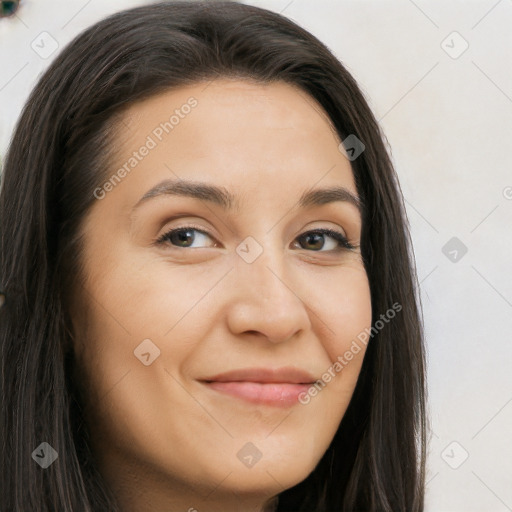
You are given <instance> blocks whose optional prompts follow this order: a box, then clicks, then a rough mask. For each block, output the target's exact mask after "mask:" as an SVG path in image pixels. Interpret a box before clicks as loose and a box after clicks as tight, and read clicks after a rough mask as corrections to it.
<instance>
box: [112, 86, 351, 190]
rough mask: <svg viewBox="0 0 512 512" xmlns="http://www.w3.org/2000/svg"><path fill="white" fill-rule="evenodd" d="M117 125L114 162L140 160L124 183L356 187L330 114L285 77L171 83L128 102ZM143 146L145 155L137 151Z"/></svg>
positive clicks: (145, 186)
mask: <svg viewBox="0 0 512 512" xmlns="http://www.w3.org/2000/svg"><path fill="white" fill-rule="evenodd" d="M118 127H119V128H118V132H117V133H118V137H117V143H116V147H115V150H116V151H115V153H116V155H115V162H114V168H119V167H121V166H123V165H125V164H126V162H128V160H130V159H132V160H133V159H137V161H136V162H132V163H136V165H135V166H134V167H133V170H131V169H130V172H129V179H127V180H125V181H127V182H128V181H129V182H130V185H129V186H127V187H125V188H126V189H128V188H132V189H136V190H137V191H138V192H140V191H141V190H143V189H146V190H147V189H149V188H150V187H153V186H154V185H155V184H157V183H158V182H159V181H161V180H163V179H180V178H183V179H185V178H186V179H191V180H194V181H205V182H209V183H217V184H219V185H221V186H224V187H226V188H228V189H230V190H233V191H236V190H238V191H239V192H240V195H243V194H244V193H245V195H246V197H247V198H250V197H256V196H258V194H260V193H261V192H262V190H266V191H267V192H269V191H271V192H272V194H273V195H277V196H279V195H283V194H293V191H294V189H295V188H297V191H299V190H300V194H302V193H303V192H304V189H305V188H311V187H313V186H314V185H315V184H317V183H318V184H319V185H321V186H324V187H327V186H333V185H343V186H345V187H346V188H347V189H349V190H351V191H352V192H353V193H354V194H355V193H356V190H355V184H354V180H353V175H352V169H351V166H350V162H349V161H348V159H347V158H346V157H345V156H344V155H343V154H342V152H341V151H340V150H339V144H340V141H339V138H338V135H337V134H336V131H335V130H334V128H333V126H332V124H331V122H330V120H329V118H328V116H327V114H326V113H325V111H324V110H323V109H322V108H321V107H320V105H319V104H318V103H317V102H316V101H315V100H314V99H313V98H312V97H310V96H309V95H307V94H306V93H305V92H303V91H301V90H300V89H298V88H296V87H294V86H292V85H290V84H287V83H284V82H274V83H271V84H257V83H254V82H248V81H240V80H232V79H222V80H221V79H218V80H214V81H212V82H204V83H197V84H193V85H190V86H186V87H180V88H177V89H172V90H169V91H165V92H163V93H161V94H158V95H155V96H152V97H150V98H149V99H146V100H144V101H141V102H138V103H136V104H134V105H132V106H130V107H129V108H128V109H127V110H126V111H125V112H124V114H123V118H122V122H120V123H118ZM144 147H149V148H150V150H146V151H144V153H145V155H144V156H143V157H142V158H141V157H140V155H139V156H133V154H134V152H135V153H137V152H138V150H139V149H142V148H144ZM125 166H126V165H125ZM146 190H144V192H146ZM235 193H236V192H235ZM300 194H299V195H300ZM295 195H297V194H295ZM133 199H136V198H135V197H134V198H133ZM138 199H140V197H139V198H138Z"/></svg>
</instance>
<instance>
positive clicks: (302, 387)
mask: <svg viewBox="0 0 512 512" xmlns="http://www.w3.org/2000/svg"><path fill="white" fill-rule="evenodd" d="M206 385H207V386H208V387H210V388H211V389H214V390H215V391H220V392H221V393H226V394H227V395H232V396H235V397H238V398H242V399H244V400H247V401H248V402H252V403H256V404H267V405H274V406H278V407H290V406H292V405H294V404H296V403H298V401H299V395H300V394H301V393H304V392H307V390H308V389H309V388H310V386H311V384H291V383H286V382H279V383H276V382H266V383H262V382H207V383H206Z"/></svg>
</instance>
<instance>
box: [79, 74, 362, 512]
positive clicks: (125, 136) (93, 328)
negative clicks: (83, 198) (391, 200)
mask: <svg viewBox="0 0 512 512" xmlns="http://www.w3.org/2000/svg"><path fill="white" fill-rule="evenodd" d="M191 96H193V97H194V98H196V99H197V102H198V103H197V106H196V107H195V108H193V109H192V110H191V112H190V113H189V114H188V115H187V116H185V117H184V118H183V119H180V122H179V124H178V125H177V126H175V127H174V129H173V130H172V132H170V133H169V134H166V135H165V136H164V137H163V138H162V141H161V142H159V143H158V145H157V146H156V147H155V148H154V149H152V150H151V151H150V152H149V154H148V155H147V156H146V157H144V158H143V159H142V160H141V161H140V162H139V163H138V164H137V166H136V167H135V168H134V169H133V170H132V171H131V172H130V173H129V174H128V175H127V176H126V177H124V179H123V180H122V181H121V183H119V184H117V185H116V186H115V187H114V188H113V189H112V190H111V191H109V192H108V193H107V194H106V195H105V197H104V198H103V199H101V200H98V201H96V202H95V204H94V206H93V207H92V208H91V210H90V212H89V214H88V215H87V217H86V218H85V219H84V223H83V225H82V230H83V234H84V237H85V250H84V253H83V255H82V257H83V262H84V275H85V281H84V286H83V287H81V288H80V289H79V292H80V293H79V294H77V297H79V305H80V307H76V309H75V311H74V314H73V321H74V328H75V333H76V340H75V343H76V346H75V353H76V360H77V363H78V368H79V369H80V372H81V373H80V383H81V385H82V387H83V389H84V390H85V393H86V396H87V408H86V411H87V422H88V424H89V428H90V430H91V435H92V441H91V444H92V448H93V452H94V454H95V456H96V458H97V460H98V464H99V467H100V470H101V472H102V474H103V475H104V477H105V479H106V481H107V482H108V484H109V485H110V486H111V488H112V489H113V491H114V493H115V494H116V496H117V497H118V499H119V501H120V503H121V505H122V510H123V511H128V512H129V511H139V512H140V511H142V512H144V511H161V510H169V511H171V510H172V511H190V512H192V511H193V510H197V511H198V512H205V511H210V512H221V511H222V512H231V511H241V510H243V511H244V512H249V511H254V512H256V511H261V510H262V509H263V506H264V504H265V503H266V502H267V500H269V499H270V498H271V497H273V496H275V495H277V494H278V493H280V492H282V491H283V490H284V489H287V488H290V487H292V486H294V485H296V484H297V483H299V482H300V481H302V480H303V479H304V478H305V477H307V475H308V474H309V473H310V472H311V471H312V470H313V469H314V468H315V465H316V464H317V463H318V461H319V460H320V458H321V457H322V455H323V454H324V453H325V451H326V449H327V448H328V446H329V443H330V442H331V440H332V439H333V436H334V434H335V432H336V430H337V428H338V426H339V424H340V421H341V419H342V417H343V415H344V413H345V410H346V408H347V406H348V403H349V401H350V398H351V396H352V393H353V390H354V387H355V385H356V381H357V378H358V375H359V372H360V368H361V364H362V361H363V357H364V352H365V351H364V349H363V350H361V351H359V352H358V353H357V354H356V355H354V358H353V359H352V360H351V361H350V364H348V365H347V366H346V367H345V368H344V369H343V371H341V372H340V373H338V374H337V375H336V376H335V377H334V378H333V379H332V380H331V382H329V383H328V384H327V385H326V386H325V387H324V388H323V389H322V391H321V392H319V393H318V394H317V396H315V397H313V398H311V401H310V402H309V403H308V404H307V405H302V404H300V403H296V404H295V405H292V406H288V407H277V406H274V405H267V404H254V403H250V402H247V401H246V400H243V399H240V398H238V397H232V396H228V395H226V394H223V393H219V392H217V391H214V390H211V389H209V388H207V386H205V385H204V384H202V383H200V382H199V379H201V378H205V377H208V376H212V375H215V374H218V373H221V372H225V371H228V370H233V369H239V368H248V367H267V368H277V367H282V366H287V367H289V366H294V367H296V368H301V369H304V370H307V371H308V372H310V373H312V374H313V375H314V376H315V378H321V376H322V374H324V373H325V372H326V371H327V370H328V368H329V367H330V366H331V365H332V363H333V362H334V361H336V359H337V357H338V356H340V355H343V354H344V353H345V351H346V350H348V349H349V347H350V344H351V342H352V341H353V340H354V339H355V338H356V336H357V335H358V334H359V333H360V332H361V331H363V330H364V329H365V328H369V327H370V326H371V318H372V316H371V314H372V312H371V300H370V289H369V283H368V278H367V274H366V272H365V269H364V265H363V262H362V259H361V253H360V249H359V248H355V249H351V250H349V249H345V248H341V249H339V250H336V247H337V246H338V244H337V242H336V240H335V239H333V238H331V237H330V236H328V235H324V237H323V239H322V237H320V239H319V240H317V241H315V240H314V239H313V241H312V242H311V241H309V242H308V240H305V241H304V240H302V242H301V241H300V240H301V239H299V238H298V237H299V235H302V234H303V233H305V232H308V231H313V230H314V229H315V228H316V229H318V228H331V229H334V230H337V231H339V232H341V233H342V234H344V235H346V236H347V238H348V240H349V241H350V242H352V243H353V244H355V245H357V244H359V242H360V234H361V216H360V212H359V210H358V209H357V207H356V206H354V205H353V204H351V203H349V202H345V201H337V202H332V203H328V204H324V205H320V206H311V207H307V208H298V206H297V202H298V200H299V198H300V196H301V194H302V193H303V192H304V191H307V190H308V189H311V188H323V187H328V186H344V187H346V188H347V189H348V190H349V191H351V192H352V193H353V194H354V195H357V190H356V187H355V183H354V178H353V174H352V170H351V166H350V162H349V161H348V159H347V158H346V157H345V156H344V155H343V154H342V153H341V152H340V150H339V149H338V145H339V143H340V141H339V139H338V138H337V136H336V133H335V131H334V130H333V128H332V126H331V124H330V123H329V120H328V118H327V116H326V114H325V113H324V111H323V110H322V109H321V108H320V106H319V105H318V104H317V103H316V102H315V101H314V100H313V99H312V98H311V97H309V96H308V95H306V94H305V93H303V92H301V91H299V90H298V89H296V88H294V87H293V86H291V85H288V84H284V83H274V84H272V85H261V84H256V83H252V82H249V81H240V80H234V79H218V80H215V81H213V82H211V83H210V84H209V85H208V84H207V83H199V84H195V85H193V86H186V87H182V88H179V89H174V90H172V91H168V92H165V93H163V94H159V95H158V96H154V97H151V98H150V99H148V100H144V101H142V102H139V103H136V104H133V105H132V106H130V107H129V108H128V110H127V111H126V112H125V113H124V114H123V122H122V123H120V124H119V125H118V132H117V135H116V136H117V141H118V143H117V144H116V148H117V153H116V158H115V162H113V163H112V167H111V168H109V169H108V172H106V176H107V178H108V177H110V176H111V175H112V174H113V173H114V172H115V171H116V170H117V169H118V168H119V167H120V166H122V165H123V163H124V162H126V161H127V159H128V158H129V157H130V156H131V155H132V153H133V151H135V150H137V149H138V148H140V146H141V145H142V144H144V142H145V141H146V138H147V136H148V135H149V134H151V133H152V131H153V130H154V129H155V127H156V126H158V125H159V124H160V123H161V122H163V121H165V120H167V119H168V118H169V113H172V112H173V111H174V110H175V109H176V108H180V106H181V105H183V104H184V103H186V102H187V99H188V98H190V97H191ZM178 177H179V178H181V179H183V180H185V179H187V180H188V179H190V180H194V181H200V182H208V183H210V184H215V185H218V186H221V187H225V189H226V190H228V191H229V192H230V193H232V194H233V195H235V197H236V203H237V206H238V209H236V210H234V211H232V212H230V211H227V210H224V209H223V208H222V207H221V206H219V205H216V204H214V203H211V202H208V201H206V200H198V199H196V198H190V197H185V196H174V195H161V196H158V197H154V198H151V199H149V200H147V201H144V202H142V203H141V204H140V205H139V206H138V207H137V208H136V209H135V210H132V208H133V207H134V205H135V204H136V203H137V202H138V201H139V200H140V198H141V197H142V196H143V195H144V194H145V193H146V192H147V191H148V190H149V189H150V188H152V187H153V186H154V185H156V184H157V183H159V182H160V181H162V180H164V179H178ZM191 223H192V225H193V226H194V227H196V228H197V229H201V230H204V231H208V232H209V233H210V234H209V235H202V234H201V233H199V232H197V231H193V232H192V236H195V238H194V239H190V240H189V242H188V246H185V247H184V246H179V245H176V242H174V245H173V243H171V241H169V240H167V241H165V242H164V243H161V244H157V243H156V242H155V240H157V239H158V238H159V237H160V236H161V235H163V234H165V233H166V232H168V231H169V230H170V229H176V228H178V227H183V226H185V227H186V226H188V225H190V224H191ZM248 236H251V237H253V238H254V239H255V240H256V241H257V243H258V244H259V245H260V246H261V248H262V250H263V252H262V254H261V255H259V257H258V258H257V259H255V260H254V261H253V262H252V263H247V262H246V261H245V260H244V259H243V258H242V257H241V256H240V255H239V254H238V253H237V251H236V248H237V246H239V244H240V243H241V242H242V241H243V240H244V239H246V237H248ZM174 240H176V239H174ZM185 245H186V244H185ZM251 250H253V249H251ZM148 338H149V339H151V340H152V342H153V343H154V344H155V345H156V346H157V347H158V349H159V350H160V356H159V357H157V358H156V359H155V360H154V362H152V364H150V365H148V366H146V365H144V364H142V363H141V361H140V360H139V359H138V358H137V357H135V355H134V350H135V349H136V348H137V346H138V345H139V344H140V343H141V342H142V340H145V339H148ZM248 442H251V443H253V444H254V445H255V446H256V447H257V449H258V450H259V452H260V453H261V459H260V460H259V461H258V462H257V463H256V464H254V465H253V466H252V467H247V466H246V465H245V464H242V462H241V461H240V459H239V458H238V457H237V453H238V452H239V450H240V449H241V448H242V447H243V446H244V445H245V444H246V443H248Z"/></svg>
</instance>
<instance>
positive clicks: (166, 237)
mask: <svg viewBox="0 0 512 512" xmlns="http://www.w3.org/2000/svg"><path fill="white" fill-rule="evenodd" d="M187 230H194V231H198V232H199V233H202V234H203V235H207V236H209V237H211V238H213V235H211V234H210V233H208V231H205V230H203V229H199V228H197V227H196V226H180V227H179V228H175V229H171V230H170V231H168V232H167V233H164V234H163V235H162V236H160V237H159V238H158V239H157V240H156V243H157V244H159V245H163V244H166V243H167V242H168V241H170V237H171V236H172V235H173V234H174V233H176V232H179V231H187ZM312 233H317V234H322V235H328V236H331V237H332V238H334V239H335V240H336V241H337V242H338V244H339V246H338V248H337V249H331V250H329V251H321V250H320V251H312V252H337V251H341V250H343V249H348V250H354V249H356V248H357V247H359V246H358V245H353V244H351V243H350V242H349V241H348V240H347V238H346V237H345V236H344V235H342V234H341V233H340V232H339V231H335V230H333V229H328V228H318V229H312V230H310V231H305V232H304V233H302V234H300V235H299V236H298V237H297V239H298V238H300V237H303V236H304V235H308V234H312ZM173 247H174V248H176V249H190V247H178V246H175V245H174V246H173ZM192 249H193V248H192ZM305 250H307V249H305Z"/></svg>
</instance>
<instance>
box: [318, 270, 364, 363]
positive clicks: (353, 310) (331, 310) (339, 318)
mask: <svg viewBox="0 0 512 512" xmlns="http://www.w3.org/2000/svg"><path fill="white" fill-rule="evenodd" d="M317 290H318V291H317V292H316V294H315V295H314V296H313V297H312V298H311V301H310V302H311V304H312V305H314V306H312V307H313V308H314V311H315V313H316V314H317V317H318V319H319V320H321V321H322V322H323V333H324V337H323V340H322V341H323V345H324V348H325V350H326V352H327V354H328V355H329V358H330V359H331V361H334V360H336V358H337V357H338V356H339V355H341V354H343V353H344V352H345V351H346V350H347V349H348V348H349V347H350V345H351V342H352V341H353V340H354V339H357V336H358V335H360V334H361V333H362V332H363V333H364V331H365V329H368V328H370V326H371V321H372V306H371V294H370V286H369V283H368V277H367V275H366V272H365V270H364V268H363V266H362V265H357V266H355V265H354V266H352V267H347V268H343V269H342V270H340V272H339V273H338V274H337V275H336V276H335V277H333V276H328V277H326V278H325V280H324V282H323V286H322V287H319V288H317ZM310 295H311V294H310ZM363 348H364V347H363ZM361 352H363V351H362V350H361Z"/></svg>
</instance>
